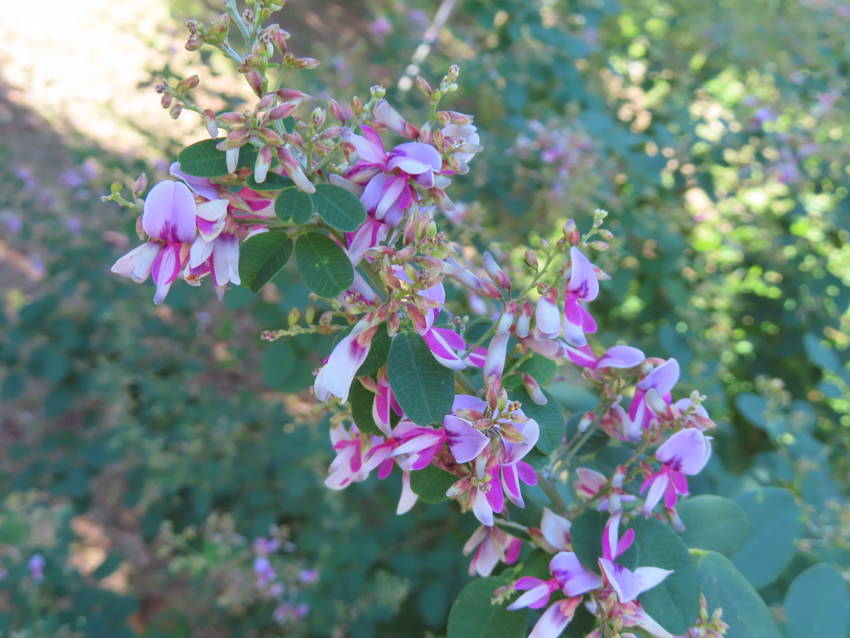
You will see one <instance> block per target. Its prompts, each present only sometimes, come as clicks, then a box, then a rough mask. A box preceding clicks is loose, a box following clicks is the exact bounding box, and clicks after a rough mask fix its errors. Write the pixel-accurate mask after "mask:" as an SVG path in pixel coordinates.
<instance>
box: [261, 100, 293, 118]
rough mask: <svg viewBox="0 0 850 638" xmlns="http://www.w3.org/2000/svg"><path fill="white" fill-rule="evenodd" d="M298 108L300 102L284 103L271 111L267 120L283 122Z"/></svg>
mask: <svg viewBox="0 0 850 638" xmlns="http://www.w3.org/2000/svg"><path fill="white" fill-rule="evenodd" d="M297 108H298V102H284V103H283V104H281V105H280V106H276V107H274V108H273V109H272V110H271V111H269V112H268V114H267V115H266V118H267V119H269V120H282V119H283V118H285V117H289V116H290V115H292V112H293V111H295V109H297Z"/></svg>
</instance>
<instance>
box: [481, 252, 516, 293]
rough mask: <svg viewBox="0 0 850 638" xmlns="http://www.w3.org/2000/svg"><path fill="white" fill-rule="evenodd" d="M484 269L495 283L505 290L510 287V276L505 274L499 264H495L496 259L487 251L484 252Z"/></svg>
mask: <svg viewBox="0 0 850 638" xmlns="http://www.w3.org/2000/svg"><path fill="white" fill-rule="evenodd" d="M484 269H485V270H486V271H487V274H488V275H490V278H491V279H492V280H493V281H494V282H495V283H496V285H498V286H501V287H502V288H504V289H505V290H510V289H511V280H510V278H509V277H508V276H507V275H506V274H505V271H504V270H502V269H501V268H500V267H499V264H497V263H496V260H495V259H493V255H491V254H490V253H489V252H485V253H484Z"/></svg>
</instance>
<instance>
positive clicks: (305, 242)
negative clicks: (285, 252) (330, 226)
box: [295, 233, 354, 298]
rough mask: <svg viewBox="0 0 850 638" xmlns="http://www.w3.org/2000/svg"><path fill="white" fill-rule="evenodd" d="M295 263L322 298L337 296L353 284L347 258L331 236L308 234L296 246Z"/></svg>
mask: <svg viewBox="0 0 850 638" xmlns="http://www.w3.org/2000/svg"><path fill="white" fill-rule="evenodd" d="M295 260H296V261H297V263H298V270H299V271H301V276H302V277H303V278H304V283H305V284H307V287H308V288H309V289H310V290H312V291H313V292H314V293H316V294H317V295H319V296H320V297H329V298H330V297H336V296H337V295H338V294H339V293H341V292H342V291H343V290H345V289H346V288H349V287H350V286H351V284H352V283H353V282H354V269H353V268H352V267H351V261H350V260H349V259H348V255H346V254H345V252H344V251H343V250H342V248H340V247H339V246H338V245H337V244H336V243H335V242H334V241H333V240H332V239H331V238H330V237H327V236H326V235H322V234H320V233H307V234H306V235H303V236H302V237H300V238H299V239H298V242H296V244H295Z"/></svg>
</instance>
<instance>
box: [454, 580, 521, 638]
mask: <svg viewBox="0 0 850 638" xmlns="http://www.w3.org/2000/svg"><path fill="white" fill-rule="evenodd" d="M506 584H507V583H506V581H504V580H501V579H498V578H476V579H475V580H473V581H472V582H470V583H468V584H467V585H466V587H464V588H463V590H462V591H461V592H460V595H459V596H458V597H457V600H455V602H454V604H453V605H452V609H451V611H450V612H449V624H448V633H447V638H522V637H523V636H525V634H526V629H525V628H526V623H527V618H528V610H526V609H521V610H518V611H508V610H507V609H506V608H505V605H499V604H495V605H493V604H491V603H490V601H491V599H492V598H493V592H494V591H495V590H496V589H497V588H499V587H503V586H504V585H506Z"/></svg>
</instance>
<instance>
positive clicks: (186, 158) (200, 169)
mask: <svg viewBox="0 0 850 638" xmlns="http://www.w3.org/2000/svg"><path fill="white" fill-rule="evenodd" d="M222 140H224V138H223V137H219V138H216V139H214V140H203V141H201V142H195V143H194V144H191V145H189V146H187V147H186V148H184V149H183V150H182V151H180V153H178V155H177V161H178V162H179V163H180V170H182V171H183V172H184V173H186V174H188V175H193V176H195V177H223V176H224V175H227V160H226V159H225V153H224V151H220V150H218V149H217V148H216V147H215V146H216V144H218V143H219V142H221V141H222ZM256 159H257V149H255V148H254V147H253V146H249V145H246V146H243V147H242V148H241V149H239V161H238V162H237V167H239V168H241V167H243V166H253V165H254V162H255V161H256Z"/></svg>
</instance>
